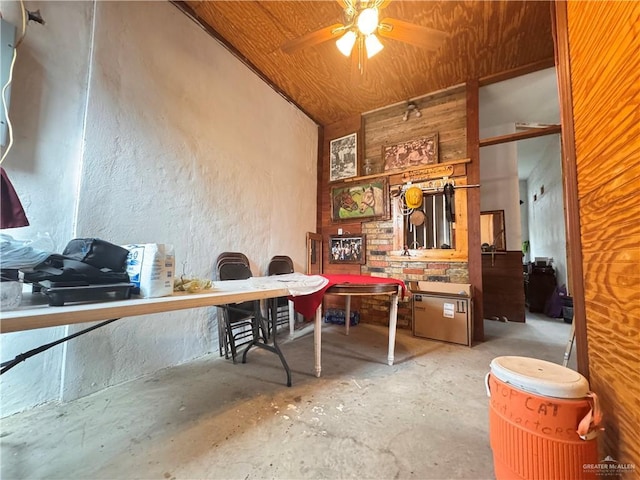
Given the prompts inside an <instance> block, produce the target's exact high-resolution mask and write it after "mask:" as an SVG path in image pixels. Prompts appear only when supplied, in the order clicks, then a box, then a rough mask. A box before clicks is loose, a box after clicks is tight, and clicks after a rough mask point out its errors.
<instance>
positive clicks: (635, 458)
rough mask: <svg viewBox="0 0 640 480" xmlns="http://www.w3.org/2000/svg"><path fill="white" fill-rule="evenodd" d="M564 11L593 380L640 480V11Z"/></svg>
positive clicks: (618, 452)
mask: <svg viewBox="0 0 640 480" xmlns="http://www.w3.org/2000/svg"><path fill="white" fill-rule="evenodd" d="M557 8H559V9H561V8H562V9H566V11H565V13H564V14H563V13H562V11H560V12H559V14H558V15H557V18H558V28H559V29H560V28H566V27H563V25H562V21H563V20H562V19H563V16H564V17H565V18H566V21H567V27H568V39H569V42H568V45H569V60H570V71H571V89H572V107H573V116H574V122H573V127H574V135H575V157H576V168H577V184H578V185H577V192H578V193H577V195H578V203H579V216H580V241H581V244H582V245H581V249H582V258H583V261H582V270H583V272H584V279H583V280H582V284H583V287H584V311H585V316H586V332H587V346H588V358H589V377H590V383H591V388H592V390H594V391H595V392H596V393H597V394H598V395H599V397H600V398H601V400H602V405H603V408H604V413H605V430H604V432H603V434H602V436H601V439H602V442H601V449H602V455H610V456H612V457H613V458H614V459H616V460H617V461H618V462H621V463H630V464H634V465H635V471H634V472H629V473H627V474H625V476H624V477H625V478H640V268H639V266H640V215H639V213H640V207H639V205H640V80H639V74H638V72H640V3H639V2H566V3H564V2H560V3H559V4H558V7H557ZM565 35H566V33H565ZM559 37H560V35H559ZM564 100H565V99H563V101H564ZM570 248H580V246H578V245H570ZM578 281H579V280H578Z"/></svg>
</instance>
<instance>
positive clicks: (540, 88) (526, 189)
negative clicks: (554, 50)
mask: <svg viewBox="0 0 640 480" xmlns="http://www.w3.org/2000/svg"><path fill="white" fill-rule="evenodd" d="M557 91H558V89H557V79H556V69H555V68H549V69H545V70H541V71H538V72H534V73H531V74H527V75H523V76H521V77H516V78H513V79H510V80H506V81H502V82H497V83H494V84H490V85H485V86H483V87H481V88H480V108H479V111H480V138H481V139H485V140H481V141H480V145H481V148H480V184H481V187H480V202H481V212H482V211H496V210H503V211H504V219H505V232H506V250H507V252H509V253H511V254H513V255H515V256H519V257H521V259H522V261H521V265H520V267H521V268H522V270H521V272H520V275H522V277H523V281H522V294H523V295H524V294H525V293H529V292H528V289H527V286H528V283H527V280H528V275H529V272H530V271H531V270H532V265H538V266H540V267H542V265H543V264H544V266H545V269H543V271H546V272H553V279H552V281H553V287H552V289H553V288H554V287H555V286H556V285H558V286H561V285H567V284H568V281H567V280H568V279H567V252H566V233H565V232H566V230H565V215H564V203H565V202H564V192H563V182H562V178H563V177H562V160H561V159H562V154H561V140H560V133H559V132H560V128H559V124H560V112H559V100H558V95H557ZM554 127H555V128H554ZM529 135H530V136H531V138H527V136H529ZM509 138H511V139H513V140H512V141H509V140H508V139H509ZM492 140H495V141H492ZM514 268H518V265H517V264H516V265H515V267H514ZM513 275H514V276H513V278H516V276H517V275H518V273H516V272H513ZM545 280H551V279H550V278H545ZM534 283H535V282H534ZM550 283H551V282H550V281H548V282H547V283H545V285H549V284H550ZM483 284H484V280H483ZM536 285H538V284H536ZM485 288H486V287H485ZM538 288H541V287H539V286H536V287H535V289H538ZM551 293H553V292H551ZM527 297H529V295H527ZM542 297H543V298H544V300H543V302H542V303H543V305H542V307H540V305H539V303H540V302H539V300H537V302H536V304H535V305H534V306H533V308H532V310H531V311H530V308H529V305H530V298H527V299H526V300H527V301H526V304H527V306H526V307H525V315H524V317H525V321H526V318H527V317H532V318H533V317H535V318H536V320H539V318H540V316H543V317H544V316H545V312H544V310H545V305H544V304H545V303H546V293H543V294H542ZM537 298H538V297H536V299H537ZM549 320H550V321H553V322H563V321H564V319H563V318H551V317H549Z"/></svg>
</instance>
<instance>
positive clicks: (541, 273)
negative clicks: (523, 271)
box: [525, 265, 556, 312]
mask: <svg viewBox="0 0 640 480" xmlns="http://www.w3.org/2000/svg"><path fill="white" fill-rule="evenodd" d="M529 267H530V268H529V274H528V275H527V280H526V282H525V286H526V301H527V305H528V306H529V311H530V312H544V311H545V307H546V305H547V302H548V301H549V299H550V298H551V295H553V292H554V291H555V289H556V274H555V271H554V270H553V267H536V266H533V265H530V266H529Z"/></svg>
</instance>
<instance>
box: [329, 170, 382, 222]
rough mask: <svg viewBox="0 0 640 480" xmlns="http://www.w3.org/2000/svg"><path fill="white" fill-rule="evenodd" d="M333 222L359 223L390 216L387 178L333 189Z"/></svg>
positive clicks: (346, 184)
mask: <svg viewBox="0 0 640 480" xmlns="http://www.w3.org/2000/svg"><path fill="white" fill-rule="evenodd" d="M329 203H330V206H331V220H332V221H334V222H338V221H354V220H355V221H357V220H363V221H367V220H373V219H375V218H387V217H388V216H389V184H388V182H387V178H386V177H380V178H376V179H370V180H369V181H362V182H351V183H344V184H341V185H339V186H334V187H332V188H331V199H330V202H329Z"/></svg>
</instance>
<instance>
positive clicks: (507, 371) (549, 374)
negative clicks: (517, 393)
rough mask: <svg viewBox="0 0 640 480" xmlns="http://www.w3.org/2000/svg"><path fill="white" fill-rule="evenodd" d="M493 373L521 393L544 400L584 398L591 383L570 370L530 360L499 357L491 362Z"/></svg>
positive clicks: (535, 359)
mask: <svg viewBox="0 0 640 480" xmlns="http://www.w3.org/2000/svg"><path fill="white" fill-rule="evenodd" d="M490 367H491V374H492V375H495V376H496V378H498V379H500V380H502V381H503V382H504V383H508V384H510V385H513V386H514V387H516V388H519V389H520V390H524V391H526V392H531V393H535V394H537V395H542V396H544V397H554V398H584V397H586V396H587V394H588V393H589V382H588V381H587V379H586V378H585V377H583V376H582V375H580V374H579V373H578V372H576V371H574V370H571V369H570V368H567V367H563V366H561V365H558V364H556V363H551V362H547V361H545V360H539V359H537V358H528V357H513V356H505V357H496V358H494V359H493V360H492V361H491V364H490Z"/></svg>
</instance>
